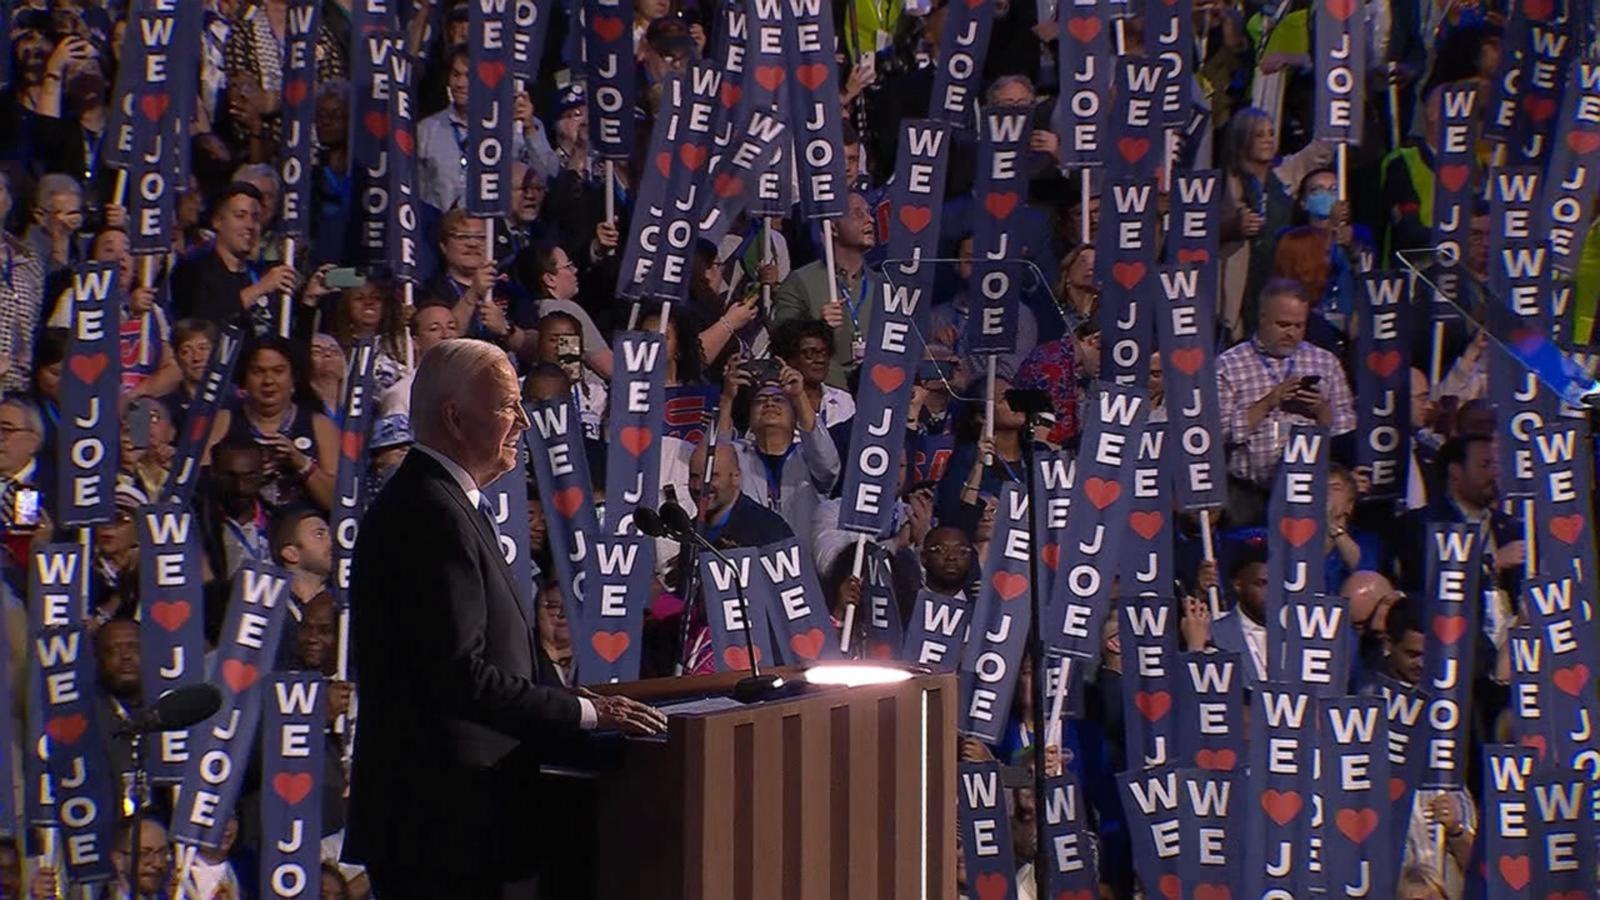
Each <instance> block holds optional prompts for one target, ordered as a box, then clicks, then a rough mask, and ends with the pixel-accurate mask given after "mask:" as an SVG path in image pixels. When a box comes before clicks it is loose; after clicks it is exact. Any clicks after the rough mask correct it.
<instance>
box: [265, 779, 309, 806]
mask: <svg viewBox="0 0 1600 900" xmlns="http://www.w3.org/2000/svg"><path fill="white" fill-rule="evenodd" d="M311 787H312V780H311V773H310V772H296V773H294V774H290V773H288V772H279V773H278V774H276V775H274V776H272V792H273V793H274V794H277V795H278V796H279V797H282V798H283V802H285V803H287V804H289V805H290V806H296V805H298V804H299V803H300V801H301V800H304V799H305V798H306V796H307V795H308V794H310V793H311Z"/></svg>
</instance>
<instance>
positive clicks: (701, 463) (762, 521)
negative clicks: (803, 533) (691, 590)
mask: <svg viewBox="0 0 1600 900" xmlns="http://www.w3.org/2000/svg"><path fill="white" fill-rule="evenodd" d="M705 472H706V444H705V443H703V442H702V443H700V444H697V445H695V448H694V452H693V453H691V454H689V491H690V493H692V494H693V495H694V496H695V498H696V504H697V505H699V506H703V507H704V508H705V510H706V513H705V531H704V534H705V536H706V540H708V541H711V542H712V543H718V542H719V541H720V542H721V543H720V544H719V546H723V547H760V546H763V545H765V544H770V543H773V542H774V541H781V540H784V539H785V538H791V537H794V529H792V528H790V527H789V523H787V522H785V521H784V520H783V517H782V516H780V515H778V514H777V513H775V512H773V511H772V510H770V509H767V508H766V507H765V506H762V505H761V504H759V503H757V502H756V501H754V500H752V499H750V496H749V495H748V494H746V493H744V492H743V491H742V490H740V479H741V478H742V477H743V476H742V475H741V473H740V470H739V456H738V454H737V453H735V452H734V449H733V447H732V445H730V444H729V443H728V442H727V441H723V442H721V443H719V444H717V454H716V460H715V463H714V464H713V465H712V467H711V480H710V481H707V480H706V479H705Z"/></svg>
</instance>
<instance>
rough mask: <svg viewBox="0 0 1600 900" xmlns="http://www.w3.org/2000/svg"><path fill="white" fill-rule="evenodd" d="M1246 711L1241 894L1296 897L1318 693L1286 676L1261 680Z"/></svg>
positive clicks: (1309, 804) (1303, 860) (1309, 811)
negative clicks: (1247, 769)
mask: <svg viewBox="0 0 1600 900" xmlns="http://www.w3.org/2000/svg"><path fill="white" fill-rule="evenodd" d="M1250 713H1251V722H1252V728H1251V733H1250V777H1249V781H1248V785H1247V788H1248V789H1247V796H1246V798H1245V799H1246V801H1247V802H1248V803H1251V804H1256V805H1257V808H1255V809H1249V810H1248V812H1246V813H1245V815H1244V849H1243V859H1244V862H1243V868H1242V869H1241V879H1240V880H1241V882H1242V883H1243V885H1244V896H1246V897H1265V896H1274V897H1295V896H1300V895H1302V894H1304V893H1307V892H1308V886H1307V885H1306V884H1305V883H1304V876H1305V874H1306V873H1307V872H1309V871H1310V869H1311V860H1310V852H1311V838H1312V830H1311V820H1312V815H1313V809H1314V806H1315V804H1316V797H1315V793H1314V791H1313V790H1312V788H1313V786H1314V782H1313V779H1314V774H1315V768H1316V764H1315V760H1316V753H1317V698H1316V695H1315V694H1313V693H1312V692H1310V691H1307V690H1301V689H1300V688H1299V687H1298V686H1297V685H1295V684H1293V683H1292V682H1288V681H1283V682H1280V681H1264V682H1261V683H1260V684H1259V685H1258V686H1257V688H1256V692H1255V696H1254V699H1253V700H1252V702H1251V710H1250ZM1240 809H1241V811H1242V810H1245V807H1243V806H1241V807H1240Z"/></svg>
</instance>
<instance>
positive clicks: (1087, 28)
mask: <svg viewBox="0 0 1600 900" xmlns="http://www.w3.org/2000/svg"><path fill="white" fill-rule="evenodd" d="M1067 34H1070V35H1072V37H1073V39H1074V40H1076V41H1077V42H1078V43H1080V44H1087V43H1089V42H1090V41H1092V40H1094V39H1095V38H1097V37H1099V36H1100V20H1099V19H1097V18H1095V17H1093V16H1078V17H1077V18H1072V19H1068V20H1067Z"/></svg>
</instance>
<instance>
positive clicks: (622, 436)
mask: <svg viewBox="0 0 1600 900" xmlns="http://www.w3.org/2000/svg"><path fill="white" fill-rule="evenodd" d="M652 438H653V435H651V434H650V429H648V428H645V427H644V426H642V425H627V426H624V427H623V429H622V430H621V431H620V432H618V433H617V440H618V441H620V442H621V444H622V449H624V450H626V451H628V453H629V454H630V455H632V456H633V457H634V458H635V459H637V458H638V457H639V454H641V453H643V452H644V451H645V450H647V449H649V447H650V441H651V439H652Z"/></svg>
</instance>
